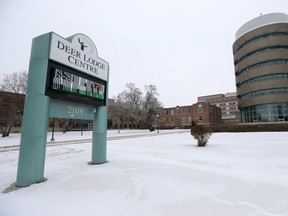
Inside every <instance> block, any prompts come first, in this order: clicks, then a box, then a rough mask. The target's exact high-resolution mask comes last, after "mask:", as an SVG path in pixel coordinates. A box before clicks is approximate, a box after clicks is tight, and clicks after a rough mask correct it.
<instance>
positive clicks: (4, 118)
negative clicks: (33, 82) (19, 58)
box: [0, 71, 27, 137]
mask: <svg viewBox="0 0 288 216" xmlns="http://www.w3.org/2000/svg"><path fill="white" fill-rule="evenodd" d="M26 89H27V73H26V72H25V71H22V72H19V73H17V72H15V73H12V74H5V75H4V79H3V80H2V82H1V85H0V90H1V91H4V93H3V94H2V95H3V98H2V104H1V106H0V112H1V121H0V128H1V133H2V137H6V136H9V134H10V131H11V129H12V127H13V126H14V125H18V124H19V122H20V120H21V119H22V115H23V111H24V95H23V94H25V93H26ZM5 92H6V93H5ZM8 92H9V93H8ZM12 93H14V94H12ZM19 126H20V125H19Z"/></svg>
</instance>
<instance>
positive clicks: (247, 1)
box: [0, 0, 288, 107]
mask: <svg viewBox="0 0 288 216" xmlns="http://www.w3.org/2000/svg"><path fill="white" fill-rule="evenodd" d="M272 12H283V13H288V2H287V0H274V1H271V0H253V1H251V0H242V1H231V0H222V1H221V0H219V1H212V0H210V1H208V0H206V1H205V0H201V1H192V0H190V1H189V0H140V1H137V0H121V1H117V0H82V1H69V0H61V1H60V0H57V1H56V0H49V1H48V0H47V1H44V0H24V1H23V0H0V26H1V31H0V47H1V52H0V61H1V67H0V78H1V80H2V79H3V74H4V73H12V72H17V71H22V70H26V71H28V66H29V58H30V50H31V43H32V39H33V38H34V37H36V36H38V35H41V34H44V33H47V32H51V31H53V32H55V33H57V34H59V35H61V36H62V37H65V38H66V37H69V36H71V35H74V34H76V33H83V34H85V35H87V36H88V37H90V38H91V40H92V41H94V43H95V45H96V47H97V49H98V54H99V57H100V58H103V59H104V60H106V61H108V62H109V65H110V87H109V97H113V96H116V95H117V94H118V93H119V92H121V91H122V90H123V89H124V88H125V84H126V83H128V82H133V83H135V84H136V86H138V87H140V88H143V87H144V85H146V84H154V85H156V86H157V88H158V92H159V93H160V97H159V99H160V101H161V102H162V103H163V105H164V106H165V107H171V106H176V105H191V104H192V103H195V102H196V101H197V97H198V96H203V95H207V94H217V93H227V92H234V91H236V87H235V77H234V67H233V55H232V44H233V42H234V39H235V33H236V31H237V30H238V29H239V28H240V27H241V26H242V25H243V24H244V23H245V22H247V21H249V20H251V19H253V18H255V17H257V16H259V15H260V13H262V14H267V13H272Z"/></svg>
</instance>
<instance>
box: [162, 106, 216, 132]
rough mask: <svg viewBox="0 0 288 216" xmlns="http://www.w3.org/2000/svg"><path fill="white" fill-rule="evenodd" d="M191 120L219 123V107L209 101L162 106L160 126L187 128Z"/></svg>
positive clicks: (200, 122) (203, 122) (202, 122)
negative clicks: (188, 104) (168, 106)
mask: <svg viewBox="0 0 288 216" xmlns="http://www.w3.org/2000/svg"><path fill="white" fill-rule="evenodd" d="M192 121H194V122H195V123H198V124H208V125H210V124H221V123H222V119H221V109H220V108H219V107H217V106H215V105H212V104H210V103H209V102H198V103H196V104H193V105H190V106H176V107H170V108H163V109H162V111H161V126H160V127H161V128H189V127H190V126H191V124H192Z"/></svg>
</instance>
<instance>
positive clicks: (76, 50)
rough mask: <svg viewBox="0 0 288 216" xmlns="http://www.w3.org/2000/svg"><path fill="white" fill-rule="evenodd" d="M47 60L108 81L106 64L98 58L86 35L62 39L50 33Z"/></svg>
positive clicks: (92, 44)
mask: <svg viewBox="0 0 288 216" xmlns="http://www.w3.org/2000/svg"><path fill="white" fill-rule="evenodd" d="M49 59H51V60H54V61H56V62H59V63H62V64H63V65H66V66H68V67H71V68H74V69H76V70H79V71H82V72H84V73H86V74H89V75H91V76H93V77H97V78H99V79H102V80H104V81H107V79H108V62H106V61H104V60H103V59H100V58H98V52H97V49H96V47H95V45H94V43H93V42H92V41H91V40H90V38H88V37H87V36H86V35H83V34H76V35H73V36H71V37H68V38H67V39H64V38H62V37H60V36H59V35H57V34H55V33H53V32H52V35H51V45H50V55H49Z"/></svg>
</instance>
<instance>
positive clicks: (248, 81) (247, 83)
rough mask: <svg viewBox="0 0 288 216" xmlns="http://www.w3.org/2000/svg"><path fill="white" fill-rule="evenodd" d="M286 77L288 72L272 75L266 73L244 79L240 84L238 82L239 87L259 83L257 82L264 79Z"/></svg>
mask: <svg viewBox="0 0 288 216" xmlns="http://www.w3.org/2000/svg"><path fill="white" fill-rule="evenodd" d="M284 78H288V73H287V72H286V73H277V74H270V75H264V76H260V77H255V78H252V79H249V80H246V81H243V82H241V83H239V84H237V87H240V88H241V87H243V86H246V85H250V84H253V83H257V82H262V81H267V80H274V79H284Z"/></svg>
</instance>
